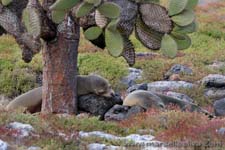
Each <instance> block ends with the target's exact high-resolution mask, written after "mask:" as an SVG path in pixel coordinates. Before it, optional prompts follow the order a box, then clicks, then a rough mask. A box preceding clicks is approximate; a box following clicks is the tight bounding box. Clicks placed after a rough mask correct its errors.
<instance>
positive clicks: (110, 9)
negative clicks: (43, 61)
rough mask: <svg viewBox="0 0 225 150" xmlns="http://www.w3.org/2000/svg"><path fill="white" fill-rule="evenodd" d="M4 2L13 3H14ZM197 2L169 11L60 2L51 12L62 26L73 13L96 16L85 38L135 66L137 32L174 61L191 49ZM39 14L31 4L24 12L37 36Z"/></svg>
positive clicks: (172, 2)
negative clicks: (190, 35) (178, 53)
mask: <svg viewBox="0 0 225 150" xmlns="http://www.w3.org/2000/svg"><path fill="white" fill-rule="evenodd" d="M3 1H4V4H9V3H10V0H1V2H2V3H3ZM197 3H198V0H169V5H168V8H165V7H163V6H161V5H160V4H159V0H82V1H81V0H56V2H55V3H54V4H53V5H52V6H51V7H50V10H51V12H52V13H51V18H52V20H53V21H54V22H55V23H56V24H60V23H61V22H62V21H63V20H64V18H65V16H66V14H67V12H69V11H71V10H72V11H71V12H72V13H73V16H74V17H76V18H82V17H85V16H88V15H90V14H94V20H95V21H94V22H95V25H94V26H90V27H89V28H88V29H85V31H84V35H85V38H87V39H88V40H91V41H94V40H95V41H101V40H104V43H105V46H106V49H107V50H108V52H109V53H110V54H111V55H112V56H114V57H119V56H123V57H124V58H125V59H126V61H127V62H128V64H129V65H130V66H132V65H134V63H135V49H134V46H133V44H132V42H131V41H130V40H129V37H130V35H131V34H132V33H133V31H135V36H136V38H137V39H138V40H139V41H140V42H141V43H142V44H143V45H144V46H145V47H147V48H149V49H151V50H159V49H161V51H162V53H163V54H164V55H166V56H168V57H170V58H173V57H175V56H176V54H177V51H178V50H183V49H187V48H188V47H190V45H191V39H190V37H189V36H188V35H187V34H189V33H192V32H194V31H196V28H197V23H196V21H195V14H194V11H193V9H194V8H195V6H196V5H197ZM38 14H40V13H39V12H38V10H36V9H35V7H33V6H32V5H29V4H28V6H27V9H26V10H25V11H24V18H29V19H28V20H29V21H28V22H25V25H26V27H27V29H28V31H30V32H31V33H32V34H33V36H34V37H38V36H39V35H40V32H41V31H40V30H41V22H40V16H39V15H38ZM25 20H26V19H25ZM102 38H103V39H102ZM99 39H101V40H99Z"/></svg>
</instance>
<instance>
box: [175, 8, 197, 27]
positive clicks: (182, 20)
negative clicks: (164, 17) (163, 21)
mask: <svg viewBox="0 0 225 150" xmlns="http://www.w3.org/2000/svg"><path fill="white" fill-rule="evenodd" d="M194 19H195V14H194V12H193V11H192V10H185V11H183V12H182V13H180V14H179V15H176V16H173V17H172V20H173V21H174V22H175V23H176V24H177V25H179V26H187V25H189V24H191V23H192V22H193V21H194Z"/></svg>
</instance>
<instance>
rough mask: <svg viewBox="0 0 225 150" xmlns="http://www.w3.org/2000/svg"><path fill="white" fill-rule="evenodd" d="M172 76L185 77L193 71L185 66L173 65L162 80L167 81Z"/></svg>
mask: <svg viewBox="0 0 225 150" xmlns="http://www.w3.org/2000/svg"><path fill="white" fill-rule="evenodd" d="M173 74H186V75H192V74H193V71H192V69H190V68H189V67H187V66H184V65H180V64H175V65H173V66H172V67H171V68H170V70H169V71H167V72H166V74H165V75H164V79H165V80H167V79H169V78H170V76H172V75H173Z"/></svg>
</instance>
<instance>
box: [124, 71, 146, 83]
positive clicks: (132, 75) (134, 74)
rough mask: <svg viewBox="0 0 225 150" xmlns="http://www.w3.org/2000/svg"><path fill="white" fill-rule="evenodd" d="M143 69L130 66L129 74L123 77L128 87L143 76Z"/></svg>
mask: <svg viewBox="0 0 225 150" xmlns="http://www.w3.org/2000/svg"><path fill="white" fill-rule="evenodd" d="M142 72H143V71H142V70H141V69H136V68H129V74H128V75H127V76H126V77H124V78H122V80H121V83H122V84H124V85H126V86H127V87H131V86H132V85H134V84H136V83H135V81H136V80H138V79H141V78H142Z"/></svg>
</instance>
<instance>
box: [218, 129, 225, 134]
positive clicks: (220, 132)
mask: <svg viewBox="0 0 225 150" xmlns="http://www.w3.org/2000/svg"><path fill="white" fill-rule="evenodd" d="M216 132H217V133H218V134H219V135H225V128H220V129H218V130H216Z"/></svg>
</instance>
